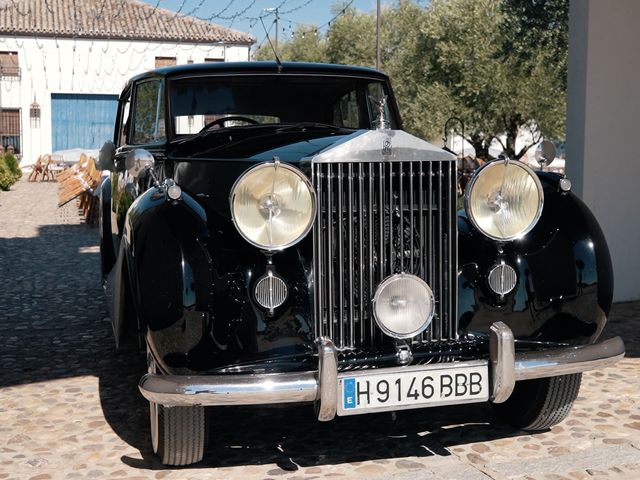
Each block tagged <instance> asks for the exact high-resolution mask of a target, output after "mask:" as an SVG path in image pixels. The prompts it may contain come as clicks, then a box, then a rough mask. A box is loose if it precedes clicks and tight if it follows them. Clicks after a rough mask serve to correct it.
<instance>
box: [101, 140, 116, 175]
mask: <svg viewBox="0 0 640 480" xmlns="http://www.w3.org/2000/svg"><path fill="white" fill-rule="evenodd" d="M115 154H116V146H115V145H114V144H113V142H112V141H111V140H108V141H106V142H104V145H102V148H101V149H100V154H99V155H98V162H97V166H98V169H99V170H109V171H110V172H114V171H115V169H116V165H115V163H114V161H113V157H114V156H115Z"/></svg>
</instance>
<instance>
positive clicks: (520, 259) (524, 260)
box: [458, 174, 613, 344]
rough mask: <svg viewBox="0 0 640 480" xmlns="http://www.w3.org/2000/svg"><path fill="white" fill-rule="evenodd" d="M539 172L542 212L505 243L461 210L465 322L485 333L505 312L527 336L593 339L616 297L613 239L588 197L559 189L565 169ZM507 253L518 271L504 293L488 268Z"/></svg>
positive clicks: (531, 339) (461, 289)
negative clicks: (609, 244) (520, 236)
mask: <svg viewBox="0 0 640 480" xmlns="http://www.w3.org/2000/svg"><path fill="white" fill-rule="evenodd" d="M540 177H541V178H540V179H541V182H542V184H543V188H544V190H545V206H544V209H543V213H542V217H541V218H540V220H539V221H538V224H537V225H536V226H535V228H534V229H533V230H532V231H531V232H530V233H529V234H528V235H526V236H525V237H524V238H523V239H520V240H517V241H514V242H510V243H507V244H504V245H502V246H501V247H500V246H499V245H498V244H497V243H495V242H494V241H492V240H490V239H488V238H486V237H485V236H484V235H482V234H481V233H480V232H478V231H477V230H476V229H475V228H474V227H473V226H472V225H471V222H470V221H469V220H468V219H467V218H466V216H465V215H464V213H463V212H461V213H460V215H459V219H458V220H459V221H458V226H459V254H460V260H459V269H458V280H459V282H458V288H459V297H458V312H459V325H460V329H461V330H463V331H468V332H482V333H487V332H488V331H489V327H490V326H491V324H492V323H493V322H495V321H498V320H501V321H503V322H505V323H506V324H507V325H508V326H509V327H510V328H511V329H512V330H513V332H514V335H515V336H516V339H518V340H520V341H522V342H534V343H540V342H542V343H546V342H553V343H568V344H584V343H592V342H594V341H595V340H596V339H597V338H598V336H599V335H600V333H601V332H602V329H603V328H604V325H605V323H606V318H607V315H608V313H609V309H610V307H611V302H612V297H613V271H612V266H611V258H610V255H609V250H608V247H607V243H606V240H605V238H604V235H603V233H602V230H601V229H600V226H599V225H598V222H597V221H596V219H595V218H594V216H593V214H592V213H591V212H590V211H589V209H588V208H587V207H586V205H585V204H584V203H583V202H582V201H581V200H580V199H579V198H578V197H576V196H575V195H573V194H572V193H570V192H562V191H561V190H560V189H559V187H558V181H559V179H560V177H559V176H557V175H555V174H540ZM500 250H502V253H500ZM501 261H504V262H505V263H507V264H509V265H511V266H512V267H513V268H514V269H515V270H516V272H517V275H518V280H517V284H516V287H515V288H514V290H513V291H512V292H510V293H509V294H507V295H506V296H504V297H503V298H501V297H500V296H498V295H496V294H495V293H493V292H492V291H491V290H490V289H489V286H488V283H487V274H488V272H489V270H490V269H491V268H492V267H493V266H494V265H496V264H498V263H500V262H501Z"/></svg>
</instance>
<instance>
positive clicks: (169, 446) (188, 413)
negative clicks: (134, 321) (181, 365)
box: [147, 348, 207, 465]
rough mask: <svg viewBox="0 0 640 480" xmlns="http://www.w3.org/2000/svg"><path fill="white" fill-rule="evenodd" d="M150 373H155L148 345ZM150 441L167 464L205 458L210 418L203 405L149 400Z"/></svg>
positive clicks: (156, 452)
mask: <svg viewBox="0 0 640 480" xmlns="http://www.w3.org/2000/svg"><path fill="white" fill-rule="evenodd" d="M147 365H148V370H149V373H156V370H157V369H156V366H155V362H154V360H153V356H152V355H151V353H150V352H149V351H148V348H147ZM149 420H150V426H151V444H152V446H153V452H154V453H155V454H156V455H158V457H159V458H160V461H161V462H162V463H163V464H164V465H191V464H192V463H197V462H199V461H201V460H202V458H203V457H204V450H205V446H206V440H207V435H206V433H207V428H206V426H207V420H206V415H205V409H204V407H166V406H164V405H158V404H157V403H154V402H149Z"/></svg>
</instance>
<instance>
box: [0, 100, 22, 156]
mask: <svg viewBox="0 0 640 480" xmlns="http://www.w3.org/2000/svg"><path fill="white" fill-rule="evenodd" d="M0 144H1V145H2V146H3V147H4V148H5V149H6V148H7V147H8V146H9V145H11V146H13V148H14V149H15V151H16V153H20V109H19V108H3V109H2V110H0Z"/></svg>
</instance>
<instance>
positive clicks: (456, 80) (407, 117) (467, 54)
mask: <svg viewBox="0 0 640 480" xmlns="http://www.w3.org/2000/svg"><path fill="white" fill-rule="evenodd" d="M334 11H335V12H336V13H339V14H340V15H339V16H338V17H337V18H336V20H335V21H334V22H333V23H332V24H331V26H330V28H329V30H328V32H327V34H326V36H323V35H321V34H318V35H315V28H316V27H313V26H310V27H306V28H307V30H303V29H299V30H298V32H296V35H295V36H294V38H293V39H292V40H289V41H286V42H283V43H282V44H281V48H280V51H281V54H280V57H281V59H283V60H297V61H328V62H331V63H345V64H353V65H363V66H369V67H372V66H374V65H375V15H373V14H370V13H362V12H358V11H356V10H355V9H352V8H347V7H346V6H345V4H344V3H341V4H338V5H337V6H336V7H335V8H334ZM567 31H568V0H432V1H431V2H430V3H429V4H428V6H427V7H426V8H425V7H422V6H420V5H419V4H418V3H417V1H416V0H397V1H396V2H395V3H394V4H393V5H392V6H390V7H385V8H384V9H383V11H382V32H381V35H382V52H381V53H382V69H383V70H384V71H386V72H387V73H388V74H389V76H390V77H391V79H392V83H393V86H394V88H395V93H396V97H397V100H398V103H399V106H400V110H401V112H402V113H403V118H404V127H405V129H406V130H408V131H410V132H412V133H414V134H415V135H418V136H420V137H423V138H437V137H438V136H439V135H441V133H442V128H443V126H444V124H445V122H446V121H447V119H449V118H450V117H452V116H455V117H458V118H460V119H462V121H463V122H464V125H465V138H466V140H467V141H469V142H470V143H471V144H472V145H473V147H474V148H475V150H476V154H477V156H479V157H482V158H488V156H489V146H490V145H491V144H492V142H494V141H495V140H498V141H499V142H500V143H501V144H502V146H503V149H504V150H505V152H506V153H507V155H509V156H510V157H511V158H521V157H522V156H523V155H524V154H525V153H526V151H527V150H528V149H529V148H530V147H531V146H532V145H533V144H535V143H537V142H538V141H539V140H540V139H541V138H542V137H543V136H544V137H546V138H561V137H563V136H564V119H565V104H566V98H565V97H566V70H567ZM301 32H304V33H301ZM256 58H262V59H272V58H273V53H272V52H271V48H270V47H269V46H268V45H266V46H265V45H263V46H262V47H261V48H260V49H259V50H258V52H257V53H256ZM523 129H528V130H529V131H530V132H531V135H532V142H531V143H530V144H528V145H525V146H524V147H522V148H520V149H519V150H518V151H516V138H517V137H518V133H519V132H520V131H522V130H523Z"/></svg>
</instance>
